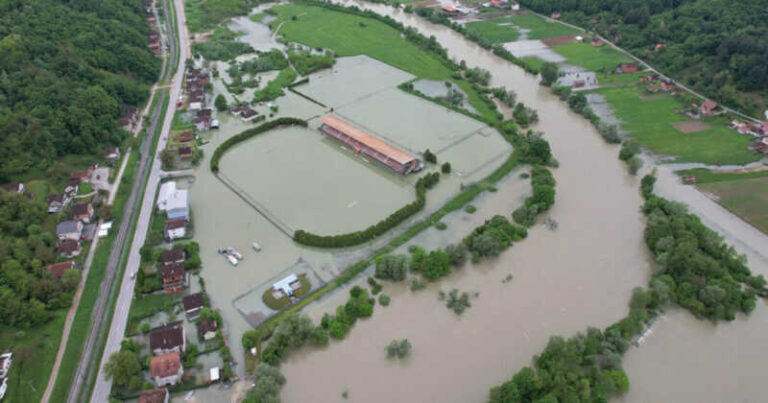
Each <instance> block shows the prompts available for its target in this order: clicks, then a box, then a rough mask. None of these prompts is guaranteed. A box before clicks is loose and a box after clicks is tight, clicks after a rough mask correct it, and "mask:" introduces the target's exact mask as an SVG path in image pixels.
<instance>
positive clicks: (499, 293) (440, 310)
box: [281, 3, 650, 402]
mask: <svg viewBox="0 0 768 403" xmlns="http://www.w3.org/2000/svg"><path fill="white" fill-rule="evenodd" d="M347 4H350V3H347ZM353 4H356V5H359V6H362V7H365V8H372V9H375V10H376V11H377V12H380V13H382V14H387V15H391V16H393V17H394V18H396V19H397V20H399V21H401V22H404V23H405V24H407V25H411V26H415V27H416V28H418V29H419V31H421V32H422V33H424V34H426V35H428V36H429V35H435V36H436V37H437V39H438V41H439V42H440V43H441V44H442V45H443V46H445V47H447V48H448V51H449V54H450V55H451V56H452V57H454V58H456V59H464V60H466V61H468V62H469V64H470V65H471V66H479V67H482V68H485V69H488V70H490V71H491V73H492V75H493V78H492V80H491V86H494V87H496V86H505V87H507V88H509V89H513V90H515V91H516V92H517V93H518V99H519V100H520V101H523V102H525V103H526V105H529V106H532V107H534V108H536V109H537V110H538V112H539V116H541V123H540V124H539V125H538V126H537V127H536V130H540V131H543V132H544V133H545V135H546V137H547V138H548V139H549V140H550V143H551V145H552V148H553V151H554V153H555V155H556V156H557V158H558V160H559V161H560V168H559V169H557V170H555V171H554V174H555V176H556V178H557V180H558V186H557V203H556V204H555V206H554V207H553V209H552V210H551V211H550V213H549V216H550V217H552V218H553V219H554V220H556V221H557V222H558V224H559V226H558V229H557V230H555V231H550V230H548V229H546V228H545V226H543V225H539V226H537V227H535V228H534V229H533V230H531V231H530V235H529V237H528V239H526V240H525V241H523V242H521V243H519V244H516V245H515V246H514V247H512V248H511V249H510V250H508V251H506V252H504V253H503V254H502V255H501V256H500V257H499V258H497V259H494V260H490V261H486V262H484V263H482V264H479V265H468V267H466V268H465V269H463V270H461V271H459V272H457V273H454V274H453V275H451V276H450V277H449V278H448V279H445V280H442V281H439V282H437V283H435V284H432V285H430V287H428V288H427V289H425V290H421V291H419V292H417V293H411V292H410V291H409V290H408V289H407V287H405V285H387V286H386V287H385V292H387V293H389V294H390V295H391V296H392V298H393V300H392V303H391V304H390V306H389V307H386V308H384V307H378V306H377V307H376V313H375V314H374V315H373V317H372V318H370V319H368V320H365V321H360V322H358V324H356V325H355V327H354V328H353V329H352V330H351V332H350V334H349V335H348V336H347V338H346V339H345V340H344V341H342V342H337V343H332V345H331V346H329V347H327V348H325V349H322V350H317V349H309V348H308V349H305V350H303V351H301V352H297V353H295V354H292V355H291V356H290V357H289V358H288V360H287V361H286V362H285V363H283V364H282V366H281V370H282V371H283V373H284V374H285V375H286V377H287V379H288V383H287V384H286V386H285V387H284V388H283V394H282V397H283V398H284V400H285V401H289V402H294V401H335V400H341V393H342V392H343V391H345V390H346V391H348V393H349V399H350V400H353V401H365V402H390V401H408V402H411V401H413V402H427V401H435V402H437V401H439V402H467V401H482V400H485V399H486V398H487V394H488V391H489V389H490V387H491V386H493V385H496V384H499V383H501V382H503V381H504V380H506V379H508V378H510V377H511V376H512V375H513V374H514V372H516V371H517V370H518V369H520V368H521V367H523V366H525V365H528V364H529V363H530V360H531V358H532V357H533V355H535V354H537V353H538V352H539V351H541V349H542V348H543V347H544V346H545V345H546V343H547V340H548V339H549V337H550V336H551V335H556V334H560V335H570V334H573V333H575V332H578V331H582V330H584V329H586V327H587V326H606V325H609V324H611V323H613V322H614V321H615V320H617V319H619V318H621V317H623V316H624V315H625V314H626V311H627V309H626V304H627V302H628V300H629V296H630V294H631V290H632V288H634V287H635V286H642V285H645V284H646V282H647V279H648V276H649V273H650V265H649V257H648V255H647V251H646V249H645V247H644V245H643V241H642V230H643V218H642V216H641V214H640V213H639V206H640V204H641V198H640V196H639V194H638V190H637V188H638V185H639V183H638V182H639V180H638V178H635V177H631V176H629V175H627V174H626V173H625V172H626V171H625V169H624V168H623V166H622V165H621V164H620V161H619V160H618V159H617V158H616V155H617V152H618V149H617V148H616V147H615V146H610V145H607V144H605V143H604V142H603V141H602V139H601V138H600V136H599V135H598V134H597V133H596V132H595V130H594V129H593V128H592V126H591V125H590V124H589V123H588V122H587V121H585V120H584V119H583V118H581V117H580V116H578V115H576V114H574V113H572V112H571V111H569V110H568V108H567V106H566V105H565V104H563V103H561V102H560V101H559V99H557V97H555V96H553V95H551V94H550V93H549V91H548V90H547V89H545V88H542V87H540V86H539V85H538V83H537V80H536V79H535V78H534V77H533V76H530V75H526V74H525V73H524V72H523V71H522V70H521V69H519V68H517V67H515V66H512V65H510V64H509V63H507V62H505V61H503V60H501V59H498V58H496V57H494V56H493V55H491V54H490V53H488V52H487V51H485V50H483V49H482V48H480V47H478V46H476V45H474V44H472V43H470V42H468V41H466V40H464V39H463V38H462V37H461V36H459V35H458V34H456V33H454V32H452V31H451V30H449V29H447V28H444V27H442V26H436V25H433V24H429V23H427V22H424V21H422V20H420V19H418V18H416V17H414V16H412V15H409V14H404V13H401V12H399V11H396V10H393V9H392V8H390V7H386V6H376V5H369V4H365V5H363V4H360V3H353ZM512 179H513V178H509V177H508V178H507V179H505V181H504V182H502V183H501V184H499V186H498V187H499V191H498V192H497V193H488V194H486V195H483V196H482V200H478V201H476V202H473V204H476V205H477V207H478V211H477V212H476V213H475V214H474V216H473V217H471V218H470V219H469V220H470V221H467V219H468V217H467V214H466V213H464V212H463V211H461V212H456V213H453V214H451V215H450V216H448V217H446V218H445V219H444V221H445V222H446V224H447V225H448V229H447V230H445V231H444V234H442V236H443V239H441V242H435V241H434V238H432V236H434V235H435V234H436V232H433V233H432V234H427V233H425V234H422V236H420V237H419V239H418V240H417V241H416V242H417V243H419V244H421V245H425V246H428V247H436V246H440V245H442V244H444V243H442V241H447V242H455V241H457V240H459V239H461V237H462V236H464V235H466V234H467V233H468V232H469V231H470V229H471V228H472V227H473V226H474V225H477V224H478V223H479V222H480V221H482V219H484V218H489V217H490V216H491V215H493V214H496V213H502V214H509V213H511V212H512V210H514V208H515V207H516V206H518V205H519V204H520V199H521V197H522V195H521V194H520V192H519V191H517V192H514V191H513V192H511V193H509V188H512V189H519V188H516V186H520V185H519V183H518V182H516V181H514V180H512ZM429 231H433V230H432V229H430V230H429ZM434 231H437V230H434ZM425 237H426V238H425ZM508 274H512V275H513V277H514V279H513V280H512V281H511V282H507V283H502V282H501V280H502V279H503V278H505V277H506V276H507V275H508ZM452 288H459V289H460V290H462V291H468V292H479V297H478V298H476V299H473V300H472V308H470V309H469V310H467V311H466V312H465V313H464V315H462V316H461V317H457V316H456V315H454V314H453V313H452V312H449V311H448V310H447V309H446V308H445V307H444V305H443V303H442V302H440V301H438V300H437V290H439V289H443V290H450V289H452ZM344 298H345V296H344V295H343V293H342V292H340V293H338V294H337V295H335V296H333V297H331V298H327V299H325V300H323V301H321V302H319V303H318V304H315V305H314V306H312V307H310V308H308V310H307V311H308V312H310V313H311V315H312V316H313V317H315V318H317V317H319V315H320V313H321V312H331V311H333V310H334V309H335V306H336V305H338V304H339V303H340V302H341V301H343V300H344ZM403 337H407V338H408V339H409V340H410V341H411V343H412V344H413V352H412V355H411V357H410V358H408V359H407V360H405V361H402V362H395V361H388V360H387V359H386V358H385V354H384V347H385V346H386V344H387V343H388V342H389V341H391V340H392V339H395V338H403Z"/></svg>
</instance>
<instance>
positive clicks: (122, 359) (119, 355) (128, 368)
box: [104, 351, 141, 386]
mask: <svg viewBox="0 0 768 403" xmlns="http://www.w3.org/2000/svg"><path fill="white" fill-rule="evenodd" d="M140 372H141V362H139V357H138V356H137V355H136V353H135V352H133V351H118V352H116V353H113V354H112V355H111V356H109V361H107V363H106V364H104V373H105V374H106V375H107V377H108V378H110V379H112V381H113V382H114V383H115V384H116V385H122V386H127V385H128V384H129V383H130V382H131V378H133V377H135V376H136V375H137V374H139V373H140ZM139 386H141V385H139Z"/></svg>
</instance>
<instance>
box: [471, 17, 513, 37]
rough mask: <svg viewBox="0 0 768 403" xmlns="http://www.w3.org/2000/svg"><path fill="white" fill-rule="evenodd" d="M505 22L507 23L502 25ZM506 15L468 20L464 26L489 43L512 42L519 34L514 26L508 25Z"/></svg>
mask: <svg viewBox="0 0 768 403" xmlns="http://www.w3.org/2000/svg"><path fill="white" fill-rule="evenodd" d="M504 23H506V24H507V25H502V24H504ZM509 23H510V19H509V18H508V17H502V18H494V19H492V20H485V21H473V22H468V23H467V25H466V27H467V30H468V31H469V32H472V33H474V34H476V35H478V36H479V37H481V38H483V39H484V40H486V41H487V42H489V43H503V42H514V41H516V40H517V38H518V37H519V36H520V35H519V33H518V31H517V29H515V27H513V26H511V25H509Z"/></svg>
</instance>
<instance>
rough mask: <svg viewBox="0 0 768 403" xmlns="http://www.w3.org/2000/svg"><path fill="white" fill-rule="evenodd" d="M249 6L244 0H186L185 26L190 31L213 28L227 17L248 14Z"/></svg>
mask: <svg viewBox="0 0 768 403" xmlns="http://www.w3.org/2000/svg"><path fill="white" fill-rule="evenodd" d="M251 7H252V6H251V5H250V3H248V2H246V1H245V0H187V1H185V2H184V12H185V14H186V17H187V27H188V28H189V31H190V32H203V31H206V30H209V29H213V28H214V26H216V25H217V24H218V23H220V22H222V21H224V20H225V19H227V18H230V17H234V16H237V15H245V14H248V10H250V9H251Z"/></svg>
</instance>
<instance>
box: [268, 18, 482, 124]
mask: <svg viewBox="0 0 768 403" xmlns="http://www.w3.org/2000/svg"><path fill="white" fill-rule="evenodd" d="M272 10H273V11H274V12H275V13H276V16H277V20H275V21H273V22H272V23H271V24H270V26H271V27H272V29H273V30H276V29H278V26H279V31H278V34H279V35H282V36H283V37H285V39H287V40H288V41H291V42H299V43H302V44H305V45H308V46H311V47H320V48H326V49H331V50H333V51H334V52H335V53H336V54H337V55H338V56H355V55H361V54H365V55H368V56H370V57H372V58H374V59H377V60H379V61H381V62H384V63H387V64H389V65H391V66H394V67H397V68H399V69H401V70H405V71H407V72H409V73H411V74H414V75H416V76H418V77H419V78H427V79H432V80H449V79H451V75H452V71H451V70H450V69H449V68H448V67H447V66H446V65H445V64H443V62H442V61H441V60H440V59H439V58H438V57H437V56H435V55H432V54H430V53H428V52H426V51H423V50H421V49H419V48H418V47H417V46H416V45H414V44H413V43H411V42H408V41H407V40H405V39H404V38H403V37H402V36H401V35H400V32H398V31H397V30H395V29H394V28H392V27H390V26H388V25H386V24H384V23H382V22H380V21H376V20H373V19H370V18H364V17H360V16H356V15H351V14H346V13H341V12H337V11H331V10H327V9H324V8H320V7H312V6H302V5H296V4H286V5H281V6H277V7H273V8H272ZM294 16H296V17H297V19H296V20H295V21H294V20H292V18H291V17H294ZM453 81H456V80H453ZM457 84H458V85H459V86H461V87H462V89H464V90H465V91H467V89H469V91H468V92H467V95H468V98H469V103H470V104H471V105H472V107H474V108H475V109H476V110H477V112H478V113H479V114H480V115H482V116H484V117H486V118H488V119H490V120H493V121H495V120H496V114H495V112H494V111H493V110H491V109H490V108H489V107H488V105H486V104H485V103H484V102H483V100H482V99H481V98H480V97H479V96H478V94H477V93H476V92H475V91H474V90H472V89H471V88H470V87H469V86H468V85H462V83H461V82H457Z"/></svg>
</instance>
